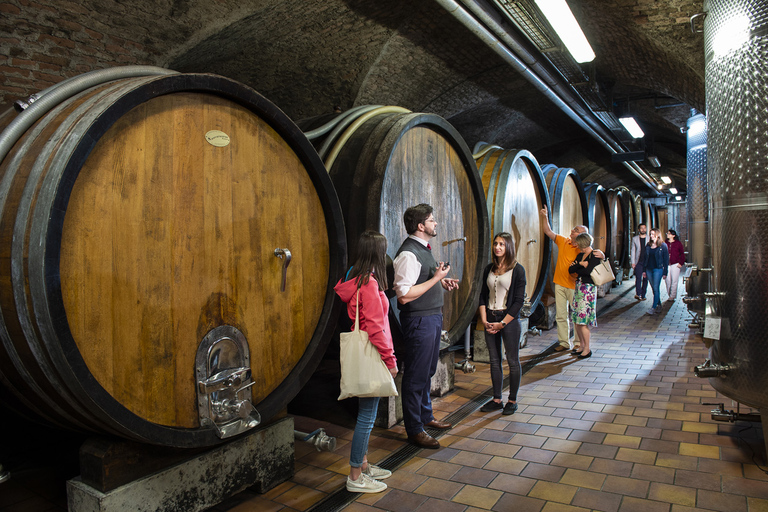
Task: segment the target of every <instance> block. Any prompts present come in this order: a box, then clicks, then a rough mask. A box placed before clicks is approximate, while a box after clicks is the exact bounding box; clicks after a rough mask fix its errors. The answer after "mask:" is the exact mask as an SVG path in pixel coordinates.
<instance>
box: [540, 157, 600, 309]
mask: <svg viewBox="0 0 768 512" xmlns="http://www.w3.org/2000/svg"><path fill="white" fill-rule="evenodd" d="M541 171H542V172H543V173H544V179H545V181H546V182H547V190H548V191H549V200H550V208H549V214H550V225H551V227H552V231H554V232H555V233H558V234H562V235H565V236H568V234H569V233H570V231H571V229H573V227H575V226H588V225H589V217H588V215H587V198H586V195H585V194H584V186H583V184H582V182H581V178H580V177H579V174H578V172H576V170H575V169H572V168H570V167H557V166H556V165H554V164H546V165H544V166H542V167H541ZM551 261H552V263H551V265H550V272H549V276H550V278H549V279H548V283H547V288H546V293H547V294H548V295H551V296H554V295H555V292H554V286H552V276H554V275H555V264H556V263H557V246H555V245H554V244H553V246H552V260H551Z"/></svg>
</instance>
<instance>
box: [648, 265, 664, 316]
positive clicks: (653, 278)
mask: <svg viewBox="0 0 768 512" xmlns="http://www.w3.org/2000/svg"><path fill="white" fill-rule="evenodd" d="M663 273H664V269H663V268H651V269H648V270H646V271H645V275H646V276H648V282H649V283H651V291H653V304H652V305H651V307H652V308H657V307H659V306H661V291H660V290H659V286H660V285H661V277H662V275H663Z"/></svg>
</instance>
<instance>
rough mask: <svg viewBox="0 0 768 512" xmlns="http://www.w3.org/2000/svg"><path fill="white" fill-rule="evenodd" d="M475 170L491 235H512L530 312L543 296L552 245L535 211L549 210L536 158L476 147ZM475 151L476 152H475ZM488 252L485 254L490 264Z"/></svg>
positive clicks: (547, 195) (523, 151)
mask: <svg viewBox="0 0 768 512" xmlns="http://www.w3.org/2000/svg"><path fill="white" fill-rule="evenodd" d="M475 149H476V152H475V153H476V154H478V155H479V154H480V152H482V151H486V152H485V153H484V154H483V155H482V156H478V157H477V170H478V172H479V173H480V178H481V180H482V183H483V191H484V192H485V198H486V206H487V208H488V216H489V224H490V228H491V233H494V234H495V233H500V232H502V231H506V232H508V233H510V234H512V236H513V238H514V239H515V247H516V249H517V260H518V261H519V262H520V264H522V265H523V268H525V271H526V278H527V284H526V290H525V293H526V297H527V301H528V302H529V304H530V307H529V309H530V310H533V309H534V308H535V307H536V306H537V304H538V303H539V301H540V300H541V296H542V294H543V293H544V288H545V286H546V283H547V276H548V273H549V265H550V259H551V255H552V244H551V243H550V242H549V239H548V238H547V236H546V235H545V234H544V227H543V224H542V222H541V217H540V215H539V211H540V210H541V209H542V208H543V207H545V206H546V207H549V192H548V191H547V185H546V183H545V182H544V175H543V174H542V172H541V168H540V167H539V163H538V162H537V161H536V158H534V156H533V155H532V154H531V153H530V152H529V151H526V150H515V149H512V150H505V149H502V148H498V147H493V148H489V147H484V146H478V147H476V148H475ZM478 150H479V151H478ZM490 257H491V255H490V253H489V255H488V258H489V261H490Z"/></svg>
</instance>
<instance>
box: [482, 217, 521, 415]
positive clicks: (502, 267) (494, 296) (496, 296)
mask: <svg viewBox="0 0 768 512" xmlns="http://www.w3.org/2000/svg"><path fill="white" fill-rule="evenodd" d="M492 250H493V258H492V263H491V264H490V265H488V266H487V267H485V270H484V271H483V281H482V283H483V288H482V291H481V292H480V320H481V321H482V322H483V325H484V326H485V341H486V343H487V344H488V355H489V356H490V360H491V382H492V384H493V400H491V401H489V402H488V403H487V404H485V405H484V406H482V407H481V408H480V410H481V411H482V412H491V411H498V410H500V409H503V411H502V414H505V415H509V414H514V413H515V411H517V390H518V389H519V388H520V377H521V376H522V370H521V368H520V317H519V314H520V308H522V307H523V300H524V298H525V269H524V268H523V266H522V265H521V264H519V263H518V262H517V260H516V251H515V240H514V239H513V238H512V235H510V234H509V233H506V232H502V233H499V234H497V235H496V236H494V237H493V248H492ZM502 341H503V342H504V349H505V350H506V352H507V363H508V364H509V399H508V401H507V403H506V405H502V403H501V384H502V381H503V380H504V370H503V369H502V367H501V342H502Z"/></svg>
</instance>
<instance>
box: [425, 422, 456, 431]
mask: <svg viewBox="0 0 768 512" xmlns="http://www.w3.org/2000/svg"><path fill="white" fill-rule="evenodd" d="M424 426H425V427H432V428H436V429H437V430H446V429H449V428H451V424H450V423H446V422H444V421H437V420H432V421H430V422H429V423H426V424H425V425H424Z"/></svg>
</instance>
